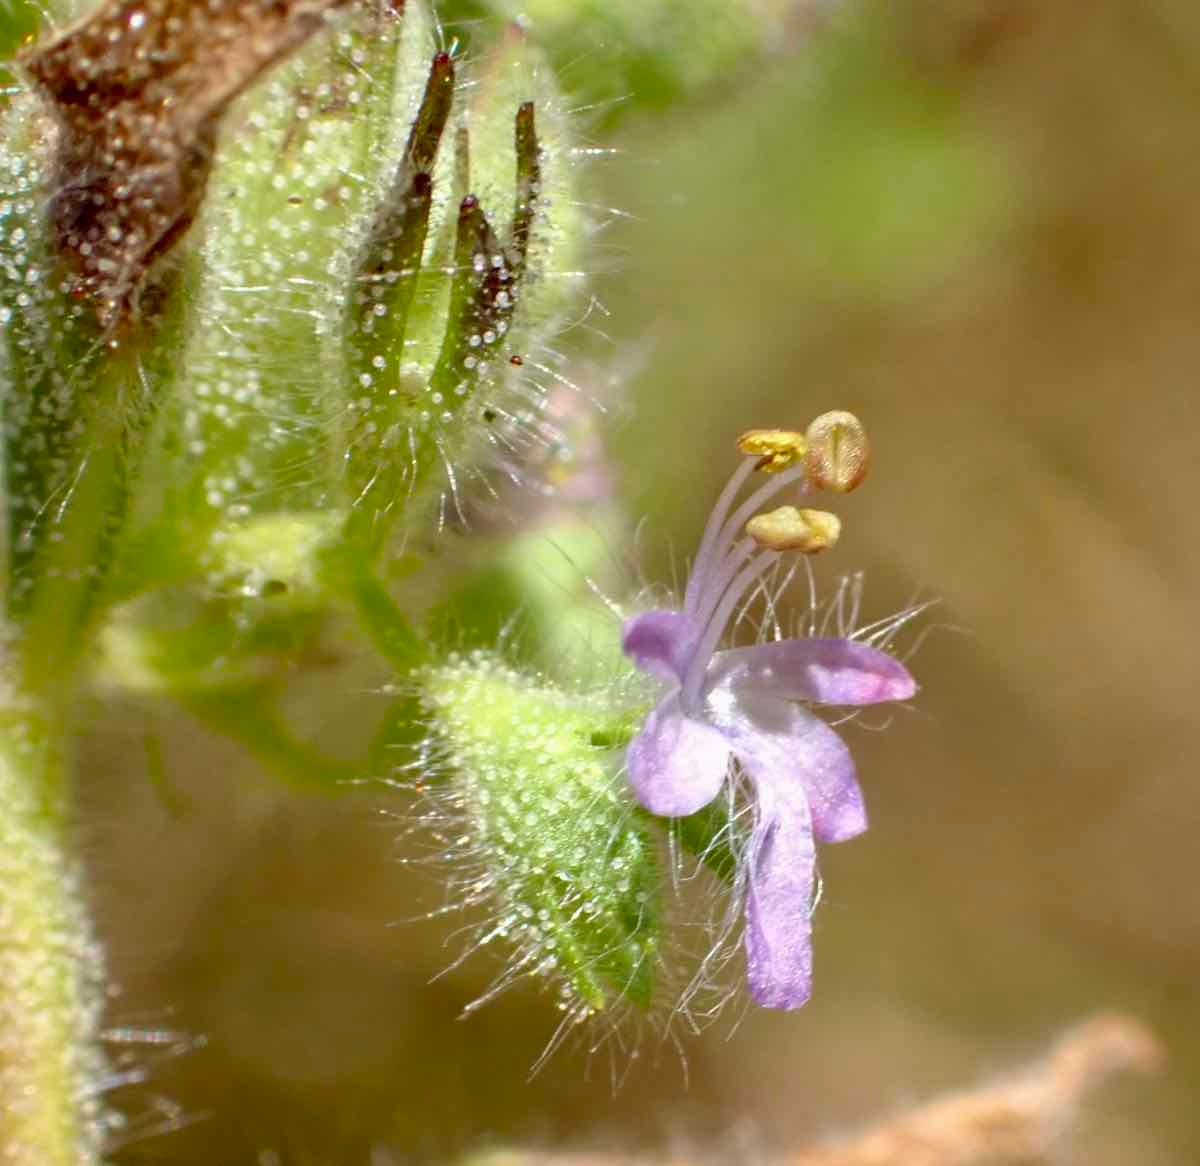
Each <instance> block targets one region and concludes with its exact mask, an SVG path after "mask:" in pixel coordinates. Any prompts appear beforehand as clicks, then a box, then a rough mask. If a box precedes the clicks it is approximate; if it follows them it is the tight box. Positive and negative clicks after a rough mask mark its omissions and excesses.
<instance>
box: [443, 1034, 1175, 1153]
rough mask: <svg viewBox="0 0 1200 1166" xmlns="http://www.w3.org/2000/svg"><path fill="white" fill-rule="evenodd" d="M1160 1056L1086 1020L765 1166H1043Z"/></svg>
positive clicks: (1147, 1037)
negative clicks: (976, 1083) (992, 1074)
mask: <svg viewBox="0 0 1200 1166" xmlns="http://www.w3.org/2000/svg"><path fill="white" fill-rule="evenodd" d="M1162 1065H1163V1049H1162V1046H1161V1045H1160V1044H1159V1042H1158V1041H1157V1039H1155V1037H1154V1035H1153V1034H1152V1033H1151V1032H1150V1030H1149V1029H1147V1028H1146V1026H1145V1025H1144V1024H1142V1023H1141V1021H1139V1020H1135V1019H1134V1018H1133V1017H1130V1016H1122V1015H1118V1014H1101V1015H1099V1016H1094V1017H1092V1019H1090V1020H1088V1021H1087V1022H1086V1023H1084V1024H1082V1025H1080V1026H1079V1027H1078V1028H1077V1029H1075V1030H1074V1031H1072V1032H1069V1033H1068V1034H1067V1035H1066V1036H1064V1037H1063V1039H1062V1040H1061V1041H1059V1043H1058V1044H1057V1045H1056V1046H1055V1047H1054V1048H1053V1049H1052V1050H1051V1051H1050V1053H1049V1055H1048V1056H1046V1057H1045V1058H1044V1059H1043V1060H1041V1061H1038V1062H1036V1063H1035V1064H1033V1065H1031V1066H1029V1067H1027V1068H1026V1069H1024V1070H1022V1071H1020V1072H1018V1073H1015V1074H1013V1075H1012V1076H1011V1077H1009V1078H1007V1079H1006V1080H1002V1081H998V1082H995V1083H993V1084H991V1085H985V1086H983V1087H981V1088H979V1089H973V1090H965V1091H963V1092H961V1093H953V1094H950V1095H948V1096H945V1097H940V1098H937V1099H936V1100H934V1101H931V1102H929V1103H928V1104H926V1105H923V1106H919V1107H918V1108H916V1109H913V1110H909V1111H908V1112H906V1113H902V1114H899V1115H897V1116H896V1117H895V1118H893V1119H891V1120H890V1121H887V1122H884V1123H882V1124H880V1125H878V1126H875V1127H873V1128H872V1129H870V1130H868V1131H867V1132H865V1133H863V1134H860V1135H858V1136H857V1137H851V1138H848V1139H846V1140H845V1141H841V1142H838V1143H831V1144H830V1145H828V1146H814V1147H811V1148H807V1149H803V1150H800V1151H798V1152H794V1153H792V1154H789V1155H786V1156H784V1157H782V1158H776V1159H764V1161H766V1162H772V1161H773V1162H774V1163H775V1166H1051V1164H1053V1163H1055V1162H1058V1161H1060V1160H1061V1159H1060V1158H1059V1157H1058V1156H1057V1153H1056V1152H1057V1151H1058V1150H1061V1149H1063V1148H1064V1146H1065V1144H1066V1142H1067V1135H1068V1134H1069V1130H1070V1126H1071V1123H1072V1121H1073V1120H1074V1118H1075V1117H1076V1114H1077V1112H1078V1110H1079V1107H1080V1104H1081V1103H1082V1102H1083V1101H1084V1100H1085V1099H1086V1098H1087V1096H1088V1094H1089V1093H1091V1092H1092V1091H1093V1090H1095V1089H1096V1087H1097V1086H1099V1085H1101V1084H1102V1083H1103V1082H1104V1081H1105V1080H1106V1079H1107V1078H1108V1077H1110V1076H1111V1075H1113V1074H1114V1073H1120V1072H1127V1071H1129V1070H1133V1071H1136V1072H1141V1073H1149V1072H1154V1071H1156V1070H1159V1069H1161V1068H1162ZM705 1161H706V1159H705V1157H704V1155H703V1154H695V1155H691V1154H687V1155H675V1156H673V1157H670V1158H652V1157H640V1156H636V1155H613V1154H589V1153H581V1154H571V1153H565V1154H538V1153H523V1152H520V1151H500V1152H492V1153H486V1154H481V1155H477V1156H475V1157H473V1158H470V1159H467V1160H464V1162H463V1164H462V1166H701V1164H703V1163H704V1162H705Z"/></svg>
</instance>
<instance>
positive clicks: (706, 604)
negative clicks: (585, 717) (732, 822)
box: [622, 461, 916, 1008]
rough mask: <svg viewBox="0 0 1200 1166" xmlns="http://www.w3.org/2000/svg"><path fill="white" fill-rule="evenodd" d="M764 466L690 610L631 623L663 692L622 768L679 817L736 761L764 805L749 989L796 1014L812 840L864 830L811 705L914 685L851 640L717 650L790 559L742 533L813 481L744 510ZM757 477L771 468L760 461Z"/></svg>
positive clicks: (716, 549)
mask: <svg viewBox="0 0 1200 1166" xmlns="http://www.w3.org/2000/svg"><path fill="white" fill-rule="evenodd" d="M755 468H756V467H755V463H753V462H751V461H745V462H743V463H742V465H741V467H740V468H739V469H738V471H737V472H736V473H735V474H734V475H733V477H732V478H731V479H730V481H729V484H728V485H727V486H726V487H725V490H724V492H723V493H722V494H721V497H720V499H719V500H718V502H717V504H716V507H715V508H714V509H713V512H712V515H711V517H710V518H709V521H708V525H707V527H706V528H705V531H704V536H703V539H702V541H701V543H700V549H699V551H698V553H697V556H696V561H695V563H694V565H693V568H692V573H691V577H690V579H689V581H688V586H687V592H686V596H685V599H684V603H683V607H682V609H680V610H655V611H648V612H645V613H643V614H641V615H637V616H634V617H633V618H631V619H629V620H626V622H625V625H624V631H623V638H622V646H623V648H624V651H625V653H626V655H628V656H629V657H630V658H631V659H632V660H633V661H634V663H635V664H636V665H637V667H638V668H639V669H641V670H642V671H644V672H647V673H650V674H651V675H653V676H655V677H657V678H659V679H660V680H662V681H663V682H664V683H665V685H666V687H665V690H664V692H663V695H662V698H661V699H660V700H659V702H658V704H657V705H656V706H655V708H654V709H653V711H652V712H651V713H650V715H649V716H648V717H647V718H646V721H645V723H644V725H643V726H642V729H641V731H640V732H639V733H638V735H637V736H636V737H635V738H634V739H633V741H632V742H631V743H630V745H629V749H628V753H627V756H626V762H627V767H628V772H629V780H630V782H631V784H632V786H633V789H634V792H635V794H636V796H637V798H638V800H639V801H640V802H641V803H642V805H644V806H645V807H646V808H647V809H648V810H650V811H651V812H652V813H654V814H660V815H663V816H666V817H683V816H685V815H688V814H692V813H695V812H696V811H697V810H699V809H701V808H702V807H703V806H705V805H707V804H708V803H709V802H711V801H712V800H713V799H714V798H716V796H717V794H718V793H719V792H720V790H721V787H722V785H723V783H724V782H725V780H726V777H727V776H728V773H729V763H730V760H731V759H734V760H736V761H737V763H738V765H739V766H740V768H741V771H742V773H743V774H744V775H745V777H746V778H747V779H748V781H749V783H750V785H751V789H752V791H753V801H754V818H753V826H752V829H751V833H750V839H749V845H748V848H747V862H748V869H747V879H746V908H745V910H746V930H745V946H746V970H747V976H748V979H749V983H750V993H751V995H752V996H753V998H754V999H755V1000H756V1001H757V1002H758V1003H759V1004H761V1005H764V1006H766V1007H768V1008H798V1007H799V1006H800V1005H802V1004H803V1003H804V1002H805V1001H806V1000H807V999H808V997H809V994H810V992H811V988H812V944H811V924H810V920H809V916H810V911H811V904H812V897H813V880H814V861H815V852H814V839H816V840H819V841H821V842H841V841H842V840H844V839H846V838H853V837H854V836H855V835H856V834H860V833H862V831H863V830H865V829H866V826H867V817H866V811H865V809H864V807H863V799H862V791H861V790H860V789H859V785H858V781H857V779H856V777H855V771H854V762H853V761H852V760H851V758H850V753H849V750H848V749H847V748H846V746H845V744H844V743H843V742H842V739H841V738H840V737H839V736H838V735H837V733H835V732H834V731H833V729H831V728H830V727H829V726H828V725H826V724H825V722H824V721H822V720H821V719H820V718H819V717H818V716H817V715H816V714H815V713H813V712H812V711H811V709H810V707H809V706H811V705H868V704H876V703H879V702H881V701H890V700H905V699H907V698H908V697H911V696H912V695H913V693H914V692H915V691H916V684H915V682H914V681H913V678H912V677H911V676H910V675H909V673H908V671H907V669H906V668H905V667H904V666H903V665H902V664H901V663H900V662H899V661H897V660H896V659H894V658H893V657H892V656H889V655H887V654H886V653H884V652H881V651H878V650H876V649H875V648H872V647H870V646H868V645H867V644H865V643H859V642H856V641H854V640H850V639H826V638H804V639H781V640H775V641H773V642H768V643H761V644H758V645H756V646H754V647H745V648H732V649H726V650H724V651H718V650H717V645H718V643H719V642H720V640H721V639H722V637H723V635H724V633H725V630H726V627H727V625H728V624H729V623H730V621H731V619H733V617H734V615H735V613H736V612H737V611H738V610H739V607H740V606H741V605H742V604H743V603H744V602H745V601H746V599H747V597H748V596H749V595H750V594H752V589H754V588H756V587H757V586H758V585H759V583H760V580H761V579H762V577H763V575H764V573H765V572H767V571H768V570H769V569H770V568H771V567H772V566H773V565H774V564H775V563H776V562H777V561H778V559H779V558H780V552H779V551H778V550H774V549H771V547H770V546H768V547H763V546H762V545H761V544H760V541H758V540H756V539H755V538H751V537H748V536H745V535H743V534H742V531H743V529H744V528H745V526H746V523H747V522H748V521H749V520H751V519H753V518H754V517H755V516H756V515H757V514H758V513H759V511H760V510H761V508H762V507H763V506H764V505H765V504H766V503H767V502H768V501H770V499H771V498H772V497H774V496H775V495H777V494H778V493H779V492H780V491H781V490H783V489H785V488H786V487H787V486H789V485H791V484H792V483H795V482H798V481H799V482H802V483H803V485H802V487H801V488H802V489H804V488H807V485H808V483H807V482H804V479H805V477H806V475H810V474H811V466H809V467H806V466H805V465H804V464H803V463H801V464H799V465H791V466H790V468H786V469H783V470H782V472H779V473H772V474H771V475H770V476H769V477H768V478H767V480H766V481H765V482H764V483H763V484H762V485H761V486H760V487H759V488H758V489H757V490H755V491H753V492H752V493H751V494H750V495H749V496H748V497H747V498H746V499H745V500H744V501H743V502H742V503H741V504H740V505H738V504H737V499H738V497H739V495H740V494H741V492H742V489H743V487H744V486H745V484H746V481H747V479H748V478H749V477H750V475H751V473H752V472H753V471H754V469H755ZM758 468H775V467H774V466H770V467H768V466H767V463H766V462H765V461H760V462H759V463H758ZM777 513H780V514H782V513H783V511H779V512H777ZM790 513H791V514H793V515H794V514H797V513H803V512H796V511H791V512H790ZM826 517H829V516H826ZM774 545H779V544H774Z"/></svg>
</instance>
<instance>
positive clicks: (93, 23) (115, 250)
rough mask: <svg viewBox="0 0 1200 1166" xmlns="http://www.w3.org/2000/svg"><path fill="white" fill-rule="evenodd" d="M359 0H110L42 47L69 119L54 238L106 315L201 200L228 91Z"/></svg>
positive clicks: (128, 304)
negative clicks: (338, 10) (332, 14)
mask: <svg viewBox="0 0 1200 1166" xmlns="http://www.w3.org/2000/svg"><path fill="white" fill-rule="evenodd" d="M348 2H349V0H109V2H108V3H105V4H102V5H101V6H100V8H98V9H97V10H96V12H94V13H93V14H92V15H90V16H88V17H87V18H86V19H84V20H82V21H81V22H79V23H78V24H76V25H75V26H74V27H72V28H70V29H68V30H67V31H66V32H64V33H63V34H62V35H61V36H59V37H57V38H56V39H54V40H51V41H49V42H47V43H45V44H40V45H37V46H35V47H34V48H33V49H31V50H30V51H29V52H28V53H27V54H26V55H25V56H24V57H23V58H22V60H21V64H22V65H23V66H24V68H25V71H26V72H27V73H28V75H29V76H30V77H31V78H32V79H33V80H34V82H35V83H36V84H37V86H38V88H39V89H40V90H41V91H42V93H43V94H44V95H45V96H46V97H48V98H49V100H50V102H51V103H52V106H53V111H54V114H55V117H56V120H57V122H58V126H59V133H58V136H57V142H56V144H55V146H54V172H53V179H52V180H53V188H52V194H51V198H50V204H49V208H48V212H49V217H50V227H51V231H52V235H53V239H54V243H55V245H56V247H57V250H58V252H59V253H60V255H61V256H62V258H63V259H64V260H65V261H66V263H67V265H68V267H69V268H70V269H71V270H72V271H73V272H74V273H75V275H76V277H77V279H78V284H77V291H78V294H80V295H83V296H86V297H88V298H89V299H91V300H92V301H93V302H94V303H95V306H96V310H97V312H98V314H99V317H100V320H101V323H102V324H104V325H105V326H108V325H111V324H114V323H117V322H120V321H121V320H123V319H125V318H127V317H128V316H129V315H130V314H131V312H132V310H133V308H134V305H135V300H136V295H137V291H138V289H139V287H140V286H141V285H142V283H143V281H144V279H145V277H146V274H147V272H148V271H149V270H150V268H151V267H152V266H153V264H154V263H155V262H156V261H157V260H158V259H161V258H162V257H163V256H164V255H165V254H167V252H169V251H170V250H171V248H172V247H173V246H174V245H175V244H176V243H177V242H178V241H179V240H180V238H182V236H183V235H184V233H185V232H186V231H187V229H188V227H189V226H190V225H191V223H192V220H193V219H194V218H195V217H196V212H197V210H198V208H199V206H200V201H201V198H202V197H203V194H204V188H205V184H206V182H207V180H208V175H209V171H210V170H211V168H212V157H213V148H214V145H215V141H216V134H217V129H218V125H219V123H220V120H221V116H222V114H223V113H224V112H225V110H226V108H227V107H228V106H229V103H230V102H231V101H233V99H234V98H235V97H237V96H238V95H239V94H240V93H241V92H243V90H245V89H246V88H247V86H249V85H250V84H252V83H253V82H254V80H255V79H256V78H257V77H258V76H260V75H261V74H262V72H263V71H264V70H265V69H267V68H269V67H270V66H271V65H273V64H274V63H275V62H277V61H279V60H280V59H282V58H283V57H285V56H287V55H288V54H289V53H290V52H292V51H293V50H295V49H296V48H297V47H298V46H299V45H301V44H302V43H303V42H304V41H305V40H306V39H307V38H308V37H309V36H311V35H312V34H313V33H314V32H315V31H317V30H318V29H319V28H321V26H322V25H323V23H324V21H325V20H326V18H327V14H328V13H329V12H330V11H331V10H332V9H334V8H338V7H342V6H344V5H345V4H346V3H348Z"/></svg>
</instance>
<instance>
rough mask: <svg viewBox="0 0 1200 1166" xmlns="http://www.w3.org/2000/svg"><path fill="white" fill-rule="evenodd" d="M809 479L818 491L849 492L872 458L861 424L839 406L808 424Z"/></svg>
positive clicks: (858, 483) (865, 433)
mask: <svg viewBox="0 0 1200 1166" xmlns="http://www.w3.org/2000/svg"><path fill="white" fill-rule="evenodd" d="M805 436H806V437H807V438H808V453H807V455H806V456H807V462H808V480H809V482H810V483H811V484H812V485H813V486H816V487H817V488H818V489H820V490H833V491H835V492H836V493H838V494H848V493H849V492H850V491H851V490H854V489H856V488H857V487H858V486H860V485H861V484H862V480H863V479H864V478H865V477H866V476H867V466H868V463H869V462H870V460H871V445H870V442H869V441H868V440H867V431H866V428H865V427H864V425H863V423H862V422H861V421H860V420H859V419H858V418H857V417H855V416H854V414H853V413H847V412H846V411H845V410H842V409H835V410H833V411H832V412H829V413H822V414H821V415H820V416H819V417H817V418H816V419H815V420H814V421H813V422H812V424H811V425H809V427H808V431H807V433H806V434H805Z"/></svg>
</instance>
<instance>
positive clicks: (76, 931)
mask: <svg viewBox="0 0 1200 1166" xmlns="http://www.w3.org/2000/svg"><path fill="white" fill-rule="evenodd" d="M65 774H66V757H65V754H64V749H63V740H62V734H61V732H60V731H59V728H58V719H57V717H53V716H47V715H45V714H44V713H43V712H42V711H41V710H39V709H37V708H36V706H33V705H30V706H26V707H22V706H20V705H17V706H15V707H14V706H13V705H10V707H8V708H7V709H5V710H3V711H2V712H0V1163H2V1164H3V1166H80V1164H82V1163H92V1162H96V1161H98V1160H99V1144H100V1127H99V1120H98V1118H99V1103H98V1098H97V1096H96V1083H97V1082H98V1080H99V1077H100V1070H101V1057H100V1054H99V1052H98V1051H97V1049H96V1044H95V1037H96V1027H97V1022H98V1018H99V1012H100V1006H101V1001H102V992H101V986H100V982H101V972H100V963H101V960H100V952H99V949H98V948H97V946H96V944H95V942H94V941H93V939H92V936H91V930H90V927H89V924H88V921H87V916H86V912H85V910H84V907H83V904H82V902H81V895H80V893H79V891H80V887H79V876H78V871H77V870H76V868H75V865H74V863H73V862H71V860H70V859H68V857H67V850H66V845H65V844H66V836H67V833H68V818H67V812H66V800H67V799H66V796H65V794H66V790H65V785H66V781H65Z"/></svg>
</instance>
